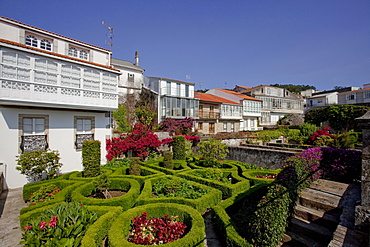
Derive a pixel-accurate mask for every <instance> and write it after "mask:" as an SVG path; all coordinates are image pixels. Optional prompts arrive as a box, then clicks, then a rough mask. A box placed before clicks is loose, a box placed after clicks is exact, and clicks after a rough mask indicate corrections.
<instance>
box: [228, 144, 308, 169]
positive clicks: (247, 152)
mask: <svg viewBox="0 0 370 247" xmlns="http://www.w3.org/2000/svg"><path fill="white" fill-rule="evenodd" d="M301 151H302V150H299V149H298V150H297V149H295V150H293V149H284V150H282V149H281V150H279V149H270V148H263V147H262V146H256V147H241V146H240V147H236V146H229V155H228V157H227V159H228V160H237V161H242V162H244V163H248V164H254V165H257V166H260V167H268V168H269V169H279V168H281V165H282V164H283V161H284V160H285V159H287V158H288V157H291V156H293V155H295V154H297V153H299V152H301Z"/></svg>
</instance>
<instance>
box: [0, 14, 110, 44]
mask: <svg viewBox="0 0 370 247" xmlns="http://www.w3.org/2000/svg"><path fill="white" fill-rule="evenodd" d="M0 18H2V19H5V20H8V21H11V22H15V23H17V24H21V25H25V26H27V27H31V28H35V29H37V30H40V31H42V32H47V33H49V34H52V35H56V36H59V37H61V38H64V39H69V40H73V41H76V42H78V43H82V44H85V45H88V46H93V47H96V48H98V49H102V50H106V51H109V50H108V49H105V48H101V47H99V46H95V45H91V44H88V43H85V42H82V41H79V40H77V39H71V38H69V37H67V36H63V35H60V34H57V33H53V32H50V31H47V30H45V29H42V28H38V27H34V26H31V25H28V24H25V23H23V22H20V21H16V20H13V19H10V18H8V17H5V16H0Z"/></svg>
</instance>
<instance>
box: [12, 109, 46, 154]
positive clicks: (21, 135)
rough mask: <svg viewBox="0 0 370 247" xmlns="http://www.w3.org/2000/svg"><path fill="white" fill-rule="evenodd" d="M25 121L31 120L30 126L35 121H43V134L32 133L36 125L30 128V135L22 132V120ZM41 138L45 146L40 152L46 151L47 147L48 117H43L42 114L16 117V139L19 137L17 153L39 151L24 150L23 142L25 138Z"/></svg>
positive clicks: (23, 124)
mask: <svg viewBox="0 0 370 247" xmlns="http://www.w3.org/2000/svg"><path fill="white" fill-rule="evenodd" d="M25 119H32V125H34V124H35V122H36V119H43V120H44V123H43V125H44V131H43V133H36V131H34V130H36V125H35V126H32V133H25V130H24V126H25V123H24V120H25ZM42 136H44V137H45V138H44V141H45V145H44V148H43V149H42V150H46V149H47V148H48V146H49V115H44V114H19V115H18V137H19V138H18V153H24V152H27V151H36V150H40V149H32V150H25V147H24V142H25V138H26V137H27V138H32V137H35V138H41V137H42Z"/></svg>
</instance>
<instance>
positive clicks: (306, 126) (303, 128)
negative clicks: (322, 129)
mask: <svg viewBox="0 0 370 247" xmlns="http://www.w3.org/2000/svg"><path fill="white" fill-rule="evenodd" d="M298 129H299V130H300V132H301V136H305V137H307V138H308V137H310V136H311V135H312V134H313V133H314V132H315V131H316V130H317V127H316V125H314V124H310V123H303V124H301V125H299V126H298Z"/></svg>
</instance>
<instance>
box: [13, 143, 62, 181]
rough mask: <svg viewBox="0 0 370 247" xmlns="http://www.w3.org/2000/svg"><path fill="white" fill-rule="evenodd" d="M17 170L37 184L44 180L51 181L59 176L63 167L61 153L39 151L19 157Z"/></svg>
mask: <svg viewBox="0 0 370 247" xmlns="http://www.w3.org/2000/svg"><path fill="white" fill-rule="evenodd" d="M17 158H18V159H17V160H16V161H17V167H16V169H17V170H19V171H20V172H21V174H24V175H26V176H27V178H28V180H30V181H32V182H35V181H41V180H42V179H43V178H46V179H50V178H53V177H56V176H57V175H58V174H59V169H60V167H61V166H62V165H63V164H62V163H59V160H60V158H59V152H58V151H56V150H54V151H51V150H46V151H45V150H37V151H34V152H25V153H23V154H21V155H19V156H17Z"/></svg>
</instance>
